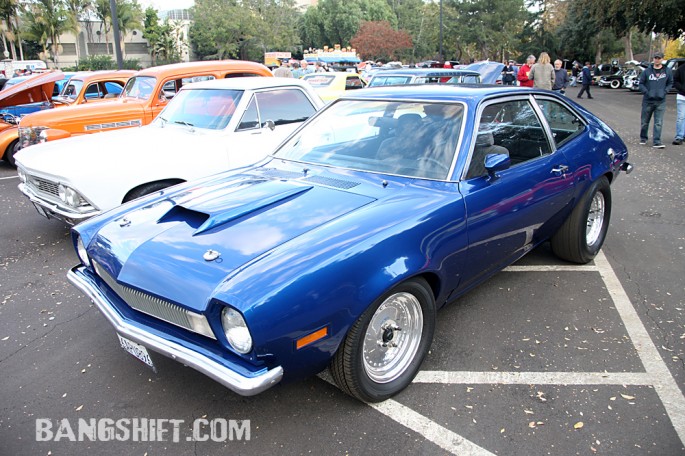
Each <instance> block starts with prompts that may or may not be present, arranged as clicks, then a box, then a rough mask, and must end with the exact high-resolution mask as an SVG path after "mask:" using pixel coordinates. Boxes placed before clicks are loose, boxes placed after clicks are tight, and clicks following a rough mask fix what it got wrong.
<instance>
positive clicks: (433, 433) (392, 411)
mask: <svg viewBox="0 0 685 456" xmlns="http://www.w3.org/2000/svg"><path fill="white" fill-rule="evenodd" d="M369 405H370V406H371V407H372V408H374V409H375V410H377V411H379V412H381V413H382V414H383V415H385V416H387V417H389V418H392V419H393V420H395V421H397V422H398V423H400V424H401V425H403V426H405V427H407V428H409V429H411V430H412V431H414V432H417V433H419V434H420V435H422V436H423V437H424V438H425V439H427V440H430V441H431V442H433V443H435V444H436V445H438V446H439V447H440V448H442V449H443V450H447V451H449V452H450V453H452V454H458V455H460V456H472V455H473V456H486V455H492V456H494V453H490V452H489V451H487V450H486V449H484V448H481V447H479V446H478V445H476V444H475V443H473V442H471V441H470V440H466V439H465V438H464V437H462V436H460V435H459V434H456V433H454V432H452V431H450V430H449V429H446V428H444V427H442V426H440V425H439V424H437V423H436V422H434V421H431V420H429V419H428V418H426V417H425V416H423V415H421V414H420V413H417V412H415V411H414V410H412V409H410V408H409V407H407V406H405V405H402V404H400V403H399V402H397V401H394V400H392V399H388V400H386V401H384V402H379V403H377V404H369Z"/></svg>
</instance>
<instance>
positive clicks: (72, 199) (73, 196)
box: [64, 187, 81, 207]
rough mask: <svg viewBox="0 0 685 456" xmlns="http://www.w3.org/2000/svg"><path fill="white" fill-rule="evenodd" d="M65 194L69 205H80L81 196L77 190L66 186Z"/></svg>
mask: <svg viewBox="0 0 685 456" xmlns="http://www.w3.org/2000/svg"><path fill="white" fill-rule="evenodd" d="M64 194H65V198H66V200H65V201H66V203H67V204H68V205H69V206H71V207H79V205H80V204H81V198H80V197H79V194H78V193H76V190H74V189H73V188H70V187H65V190H64Z"/></svg>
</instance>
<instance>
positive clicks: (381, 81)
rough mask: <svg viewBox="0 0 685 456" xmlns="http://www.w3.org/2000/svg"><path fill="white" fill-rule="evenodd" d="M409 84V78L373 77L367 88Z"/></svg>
mask: <svg viewBox="0 0 685 456" xmlns="http://www.w3.org/2000/svg"><path fill="white" fill-rule="evenodd" d="M410 82H411V76H374V78H373V79H371V81H370V82H369V87H377V86H386V85H402V84H409V83H410Z"/></svg>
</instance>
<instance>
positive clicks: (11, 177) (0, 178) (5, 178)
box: [0, 176, 19, 180]
mask: <svg viewBox="0 0 685 456" xmlns="http://www.w3.org/2000/svg"><path fill="white" fill-rule="evenodd" d="M18 177H19V176H9V177H0V180H7V179H17V178H18Z"/></svg>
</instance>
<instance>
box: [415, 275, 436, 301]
mask: <svg viewBox="0 0 685 456" xmlns="http://www.w3.org/2000/svg"><path fill="white" fill-rule="evenodd" d="M417 277H421V278H423V279H424V280H425V281H426V282H428V286H430V287H431V292H432V293H433V298H435V300H437V299H438V296H439V295H440V291H441V288H442V284H441V283H440V277H438V276H437V274H433V273H432V272H426V273H423V274H420V275H419V276H417Z"/></svg>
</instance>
